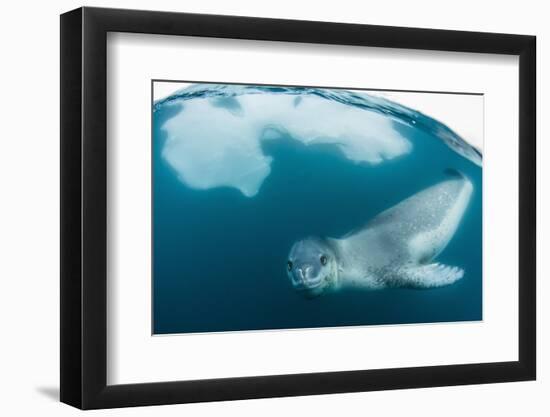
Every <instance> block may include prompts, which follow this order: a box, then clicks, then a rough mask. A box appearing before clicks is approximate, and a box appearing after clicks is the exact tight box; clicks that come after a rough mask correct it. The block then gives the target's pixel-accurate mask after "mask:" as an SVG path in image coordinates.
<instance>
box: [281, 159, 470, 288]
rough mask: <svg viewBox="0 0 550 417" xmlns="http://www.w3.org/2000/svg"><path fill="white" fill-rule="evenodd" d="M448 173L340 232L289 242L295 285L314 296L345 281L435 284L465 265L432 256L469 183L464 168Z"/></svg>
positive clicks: (458, 214)
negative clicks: (445, 262) (339, 234)
mask: <svg viewBox="0 0 550 417" xmlns="http://www.w3.org/2000/svg"><path fill="white" fill-rule="evenodd" d="M446 172H447V174H448V175H449V178H448V179H446V180H444V181H442V182H439V183H437V184H435V185H432V186H431V187H429V188H426V189H424V190H422V191H420V192H418V193H416V194H414V195H412V196H411V197H409V198H407V199H405V200H403V201H401V202H400V203H398V204H397V205H395V206H393V207H391V208H389V209H387V210H385V211H383V212H382V213H380V214H378V215H377V216H376V217H374V218H373V219H372V220H370V221H369V222H368V223H367V224H366V225H365V226H364V227H361V228H359V229H358V230H354V231H351V232H350V233H348V234H346V235H345V236H343V237H341V238H329V237H308V238H306V239H303V240H300V241H298V242H296V243H294V245H293V246H292V248H291V250H290V253H289V255H288V260H287V274H288V277H289V279H290V282H291V284H292V286H293V287H294V289H295V290H297V291H299V292H301V293H302V294H304V295H305V296H306V297H308V298H311V297H316V296H319V295H321V294H323V293H325V292H330V291H335V290H338V289H339V288H343V287H356V288H363V289H367V290H376V289H383V288H400V287H401V288H416V289H425V288H435V287H441V286H444V285H449V284H452V283H454V282H455V281H457V280H459V279H461V278H462V277H463V276H464V270H463V269H461V268H459V267H456V266H447V265H442V264H440V263H437V262H434V258H436V257H437V256H438V255H439V254H440V253H441V252H442V251H443V250H444V249H445V247H446V246H447V244H448V243H449V242H450V240H451V239H452V237H453V236H454V234H455V232H456V230H457V228H458V226H459V224H460V221H461V220H462V218H463V216H464V213H465V211H466V209H467V207H468V204H469V202H470V199H471V196H472V193H473V185H472V183H471V181H470V180H469V179H468V178H466V177H465V176H464V175H463V174H461V173H459V172H458V171H455V170H447V171H446Z"/></svg>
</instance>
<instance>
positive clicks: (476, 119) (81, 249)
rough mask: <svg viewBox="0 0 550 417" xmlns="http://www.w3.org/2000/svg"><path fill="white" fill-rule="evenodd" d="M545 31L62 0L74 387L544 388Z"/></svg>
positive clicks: (225, 393) (170, 399)
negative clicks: (539, 343)
mask: <svg viewBox="0 0 550 417" xmlns="http://www.w3.org/2000/svg"><path fill="white" fill-rule="evenodd" d="M535 78H536V77H535V37H532V36H525V35H508V34H491V33H474V32H457V31H444V30H431V29H413V28H397V27H384V26H370V25H356V24H340V23H326V22H309V21H291V20H276V19H264V18H250V17H233V16H214V15H197V14H184V13H167V12H150V11H135V10H115V9H99V8H87V7H86V8H80V9H77V10H74V11H71V12H68V13H66V14H63V15H62V16H61V116H62V120H61V401H63V402H65V403H67V404H70V405H73V406H76V407H79V408H83V409H91V408H111V407H124V406H138V405H155V404H173V403H186V402H199V401H216V400H233V399H246V398H263V397H276V396H296V395H312V394H325V393H340V392H352V391H371V390H386V389H400V388H416V387H433V386H444V385H461V384H480V383H493V382H507V381H523V380H532V379H535V375H536V330H535V329H536V315H535V311H536V307H535V300H536V294H535V291H536V282H535V278H536V276H535V256H536V255H535V253H536V251H535V248H536V239H535V236H536V224H535V219H536V204H535V201H536V195H535V194H536V193H535V170H536V166H535V162H536V147H535V103H536V98H535Z"/></svg>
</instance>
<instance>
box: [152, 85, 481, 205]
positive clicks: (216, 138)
mask: <svg viewBox="0 0 550 417" xmlns="http://www.w3.org/2000/svg"><path fill="white" fill-rule="evenodd" d="M167 106H179V111H178V112H177V114H176V115H174V116H173V117H171V118H169V119H168V120H167V121H166V122H165V123H164V125H163V126H162V129H163V130H164V132H165V134H166V140H165V142H164V145H163V148H162V156H163V158H164V159H165V160H166V161H167V162H168V164H169V165H170V166H171V167H172V168H173V169H174V170H175V172H176V173H177V175H178V177H179V179H180V180H181V181H182V182H183V183H185V184H186V185H187V186H188V187H191V188H194V189H199V190H206V189H210V188H215V187H233V188H236V189H238V190H240V191H241V192H242V194H243V195H245V196H247V197H252V196H254V195H256V194H257V193H258V191H259V189H260V187H261V185H262V183H263V182H264V180H265V179H266V178H267V176H268V175H269V173H270V165H271V158H270V156H268V155H266V154H264V152H263V150H262V143H263V142H264V141H267V140H277V138H279V137H283V136H290V137H292V138H293V139H294V140H297V141H300V142H302V143H303V144H304V145H311V144H332V145H334V146H335V147H336V148H338V149H339V150H340V151H341V153H342V154H343V155H344V156H345V157H346V158H348V159H349V160H351V161H353V162H355V163H364V164H371V165H375V164H380V163H382V162H383V161H386V160H391V159H393V158H396V157H400V156H403V155H406V154H408V153H409V152H411V151H412V147H413V144H412V143H411V142H410V141H409V140H408V139H407V138H406V137H405V136H403V134H402V133H400V129H398V127H399V125H406V126H411V127H414V128H419V129H425V130H426V131H428V133H431V134H433V135H437V137H439V138H440V139H441V140H442V141H444V142H445V143H447V145H448V146H449V147H451V148H452V149H454V150H455V151H456V152H458V153H459V154H461V155H462V156H465V157H466V158H468V159H470V160H471V161H473V162H474V163H476V164H478V165H480V164H481V155H480V154H479V152H477V151H475V149H474V148H473V147H471V146H470V145H468V144H467V143H466V142H465V141H463V140H462V139H461V138H460V137H459V136H458V135H456V134H455V133H454V132H453V131H452V130H450V129H449V128H447V127H446V126H445V125H443V124H441V123H439V122H437V121H435V120H434V119H431V118H429V117H427V116H425V115H423V114H421V113H418V112H416V111H414V110H411V109H408V108H406V107H404V106H400V105H399V104H396V103H393V102H391V101H389V100H386V99H383V98H380V97H374V96H370V95H368V94H358V93H355V92H349V91H344V90H326V89H313V88H292V87H255V86H236V85H205V84H199V85H194V86H191V87H188V88H186V89H183V90H180V91H179V92H177V93H175V94H173V95H172V96H170V97H168V98H167V99H164V100H161V101H158V102H156V103H155V105H154V110H155V111H159V110H160V109H162V108H163V107H167Z"/></svg>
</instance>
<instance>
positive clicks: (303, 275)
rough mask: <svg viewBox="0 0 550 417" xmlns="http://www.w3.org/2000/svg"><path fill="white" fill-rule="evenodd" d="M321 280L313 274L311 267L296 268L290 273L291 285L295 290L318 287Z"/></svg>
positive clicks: (313, 270)
mask: <svg viewBox="0 0 550 417" xmlns="http://www.w3.org/2000/svg"><path fill="white" fill-rule="evenodd" d="M320 283H321V279H320V278H319V277H318V276H317V274H316V273H315V269H314V268H313V266H312V265H308V264H304V265H299V266H297V267H296V268H295V269H294V271H293V273H292V285H293V286H294V288H296V289H308V288H313V287H316V286H318V285H319V284H320Z"/></svg>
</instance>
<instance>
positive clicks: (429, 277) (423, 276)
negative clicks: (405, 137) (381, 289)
mask: <svg viewBox="0 0 550 417" xmlns="http://www.w3.org/2000/svg"><path fill="white" fill-rule="evenodd" d="M463 276H464V270H463V269H460V268H458V267H456V266H447V265H442V264H439V263H433V264H427V265H407V266H403V267H401V268H398V269H397V270H396V271H395V273H394V277H393V279H392V280H391V284H393V285H392V286H397V287H409V288H436V287H442V286H444V285H449V284H452V283H454V282H456V281H458V280H459V279H461V278H462V277H463Z"/></svg>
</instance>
